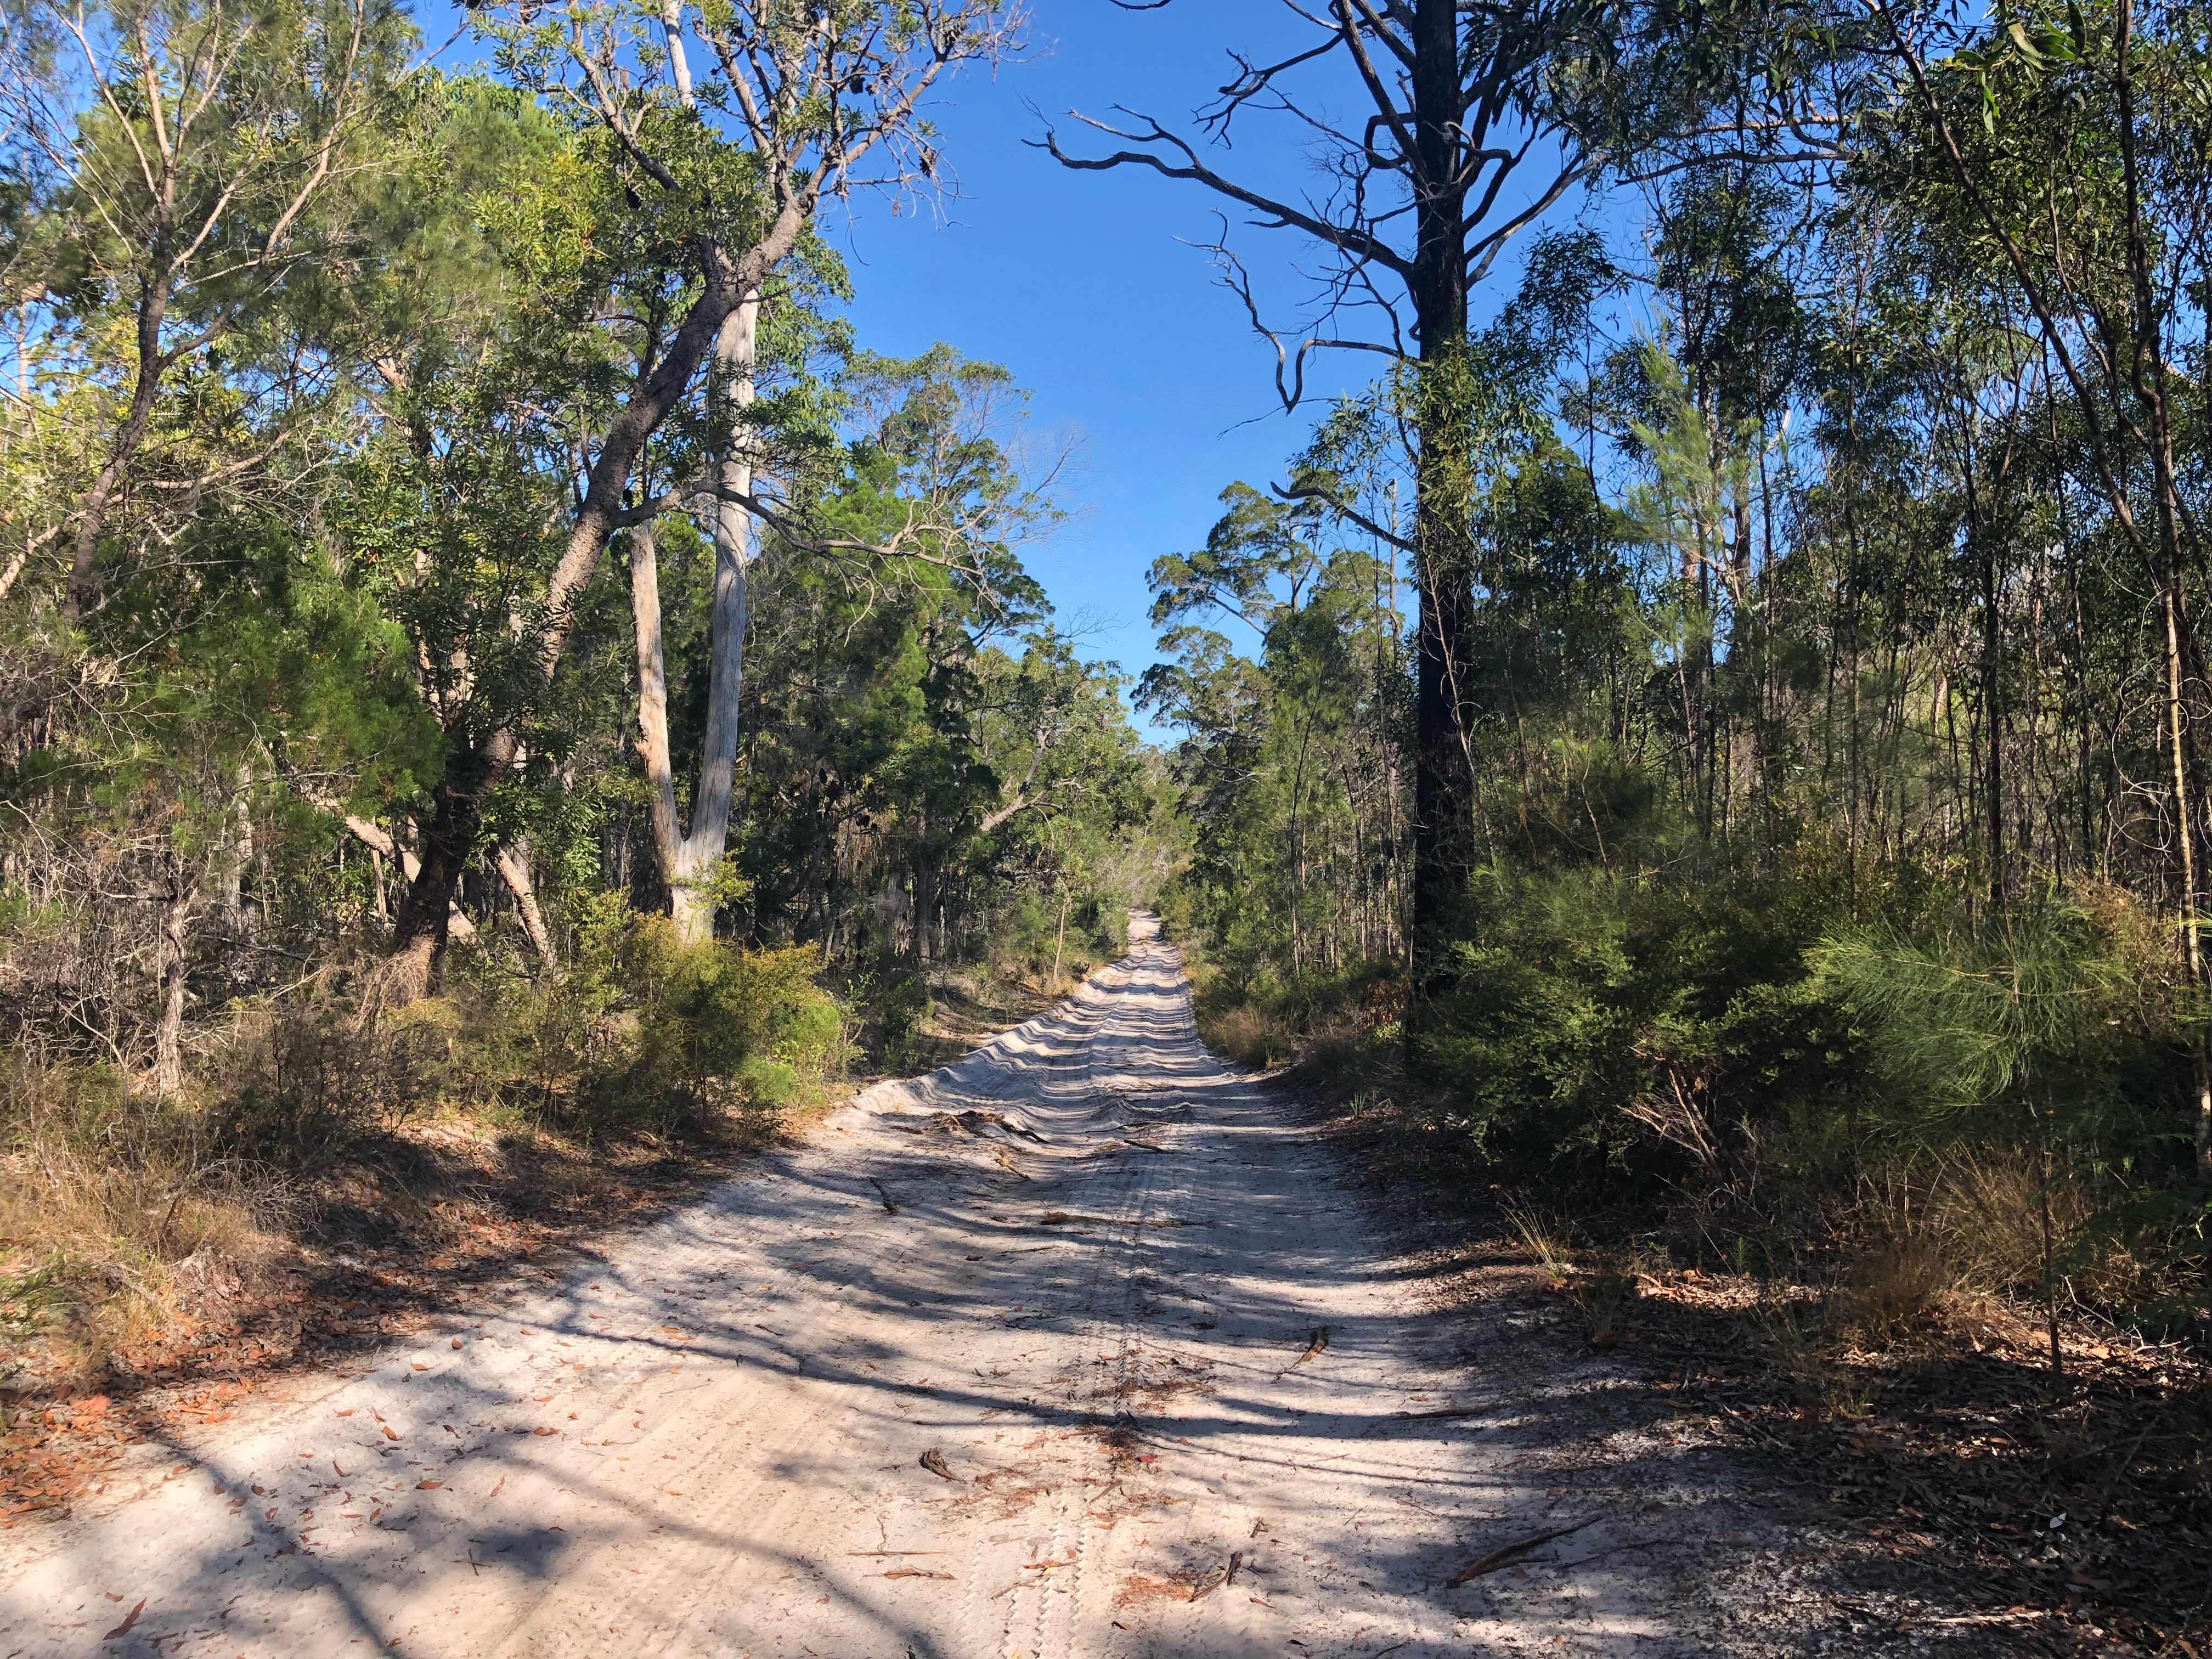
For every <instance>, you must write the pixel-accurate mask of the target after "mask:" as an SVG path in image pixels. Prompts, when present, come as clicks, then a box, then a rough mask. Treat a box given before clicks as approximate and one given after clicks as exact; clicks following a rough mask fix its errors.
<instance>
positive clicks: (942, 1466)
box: [921, 1446, 960, 1480]
mask: <svg viewBox="0 0 2212 1659" xmlns="http://www.w3.org/2000/svg"><path fill="white" fill-rule="evenodd" d="M921 1467H922V1468H925V1469H927V1470H928V1471H929V1472H930V1473H931V1474H935V1475H941V1476H943V1477H944V1478H945V1480H958V1479H959V1478H960V1477H959V1476H958V1475H957V1474H953V1473H952V1466H951V1464H949V1463H947V1462H945V1454H944V1453H943V1452H941V1451H939V1450H938V1449H937V1448H936V1447H934V1446H932V1447H931V1448H930V1449H928V1450H927V1451H926V1452H924V1453H922V1455H921Z"/></svg>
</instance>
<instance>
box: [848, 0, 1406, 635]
mask: <svg viewBox="0 0 2212 1659" xmlns="http://www.w3.org/2000/svg"><path fill="white" fill-rule="evenodd" d="M1279 11H1280V8H1279V5H1277V4H1276V3H1275V0H1186V3H1184V4H1181V5H1176V6H1170V7H1169V8H1168V9H1165V10H1164V11H1160V12H1154V13H1148V14H1132V13H1128V12H1124V11H1121V10H1120V9H1116V8H1115V7H1114V6H1113V5H1111V4H1110V3H1109V0H1045V3H1043V4H1042V5H1041V6H1040V7H1039V8H1038V15H1037V18H1036V27H1035V30H1034V36H1033V38H1034V40H1035V42H1036V44H1035V45H1034V46H1033V47H1032V49H1031V51H1030V53H1029V55H1028V57H1027V58H1026V60H1025V61H1024V62H1021V63H1018V64H1013V65H1011V66H1008V67H1006V69H1003V70H1001V71H1000V74H999V75H998V76H997V77H996V78H995V79H994V80H991V79H984V78H982V77H981V76H969V77H967V78H965V79H963V80H961V81H958V82H954V83H952V84H951V86H950V87H948V88H946V89H945V92H944V93H943V94H942V95H941V96H940V97H939V100H937V105H936V107H935V108H934V109H933V112H932V114H933V119H934V120H935V121H936V123H937V125H938V126H939V129H940V131H941V133H942V142H943V147H944V150H945V155H946V156H947V158H948V160H949V161H951V167H952V168H953V170H954V172H955V173H957V177H958V180H959V191H960V194H959V196H958V197H957V199H952V200H948V201H947V202H946V203H945V207H944V210H943V218H942V221H941V222H938V221H936V220H933V219H922V220H916V219H914V218H911V217H907V216H898V217H894V216H891V215H890V213H889V212H888V210H886V209H885V208H884V207H883V206H882V205H880V204H872V203H862V204H858V205H857V206H856V208H855V210H854V222H853V223H852V225H851V226H850V228H849V229H848V230H847V232H846V233H845V236H844V241H845V244H846V246H847V249H848V255H849V257H850V258H852V260H853V264H854V269H853V277H854V306H853V316H854V324H855V326H856V329H857V331H858V334H859V337H860V339H861V340H862V341H863V342H864V343H867V344H868V345H870V346H872V347H873V348H875V349H878V350H885V351H890V352H896V353H902V354H903V353H911V352H914V351H918V350H920V349H922V348H923V347H925V346H927V345H928V344H930V343H933V341H937V340H945V341H948V342H950V343H952V344H953V345H955V346H957V347H958V348H959V349H961V350H963V352H966V353H967V354H968V355H969V356H975V357H982V358H987V359H990V360H992V361H994V362H1000V363H1003V364H1004V365H1006V368H1009V369H1011V370H1012V372H1013V374H1014V375H1015V376H1016V378H1017V379H1018V380H1019V381H1020V382H1021V384H1022V385H1023V386H1025V387H1027V388H1028V389H1029V392H1030V399H1031V404H1030V408H1031V414H1032V417H1033V420H1034V422H1035V425H1036V428H1037V430H1038V433H1039V435H1040V436H1041V437H1042V439H1043V440H1044V441H1046V442H1047V443H1048V444H1050V443H1052V442H1054V441H1072V442H1073V446H1074V447H1073V462H1072V465H1071V467H1070V470H1069V471H1068V474H1067V476H1066V488H1065V489H1064V491H1063V494H1064V496H1065V499H1066V503H1067V505H1068V507H1070V509H1071V517H1070V519H1069V520H1068V522H1066V524H1065V525H1063V526H1061V527H1060V529H1059V530H1058V531H1057V532H1056V533H1054V535H1053V537H1052V538H1050V540H1049V541H1048V542H1047V543H1045V544H1042V545H1041V546H1038V547H1036V548H1035V549H1033V550H1030V554H1029V556H1028V562H1029V563H1030V568H1031V569H1032V571H1033V572H1034V573H1035V574H1036V576H1037V577H1038V578H1039V580H1042V582H1043V583H1044V585H1045V587H1046V589H1047V591H1048V592H1049V593H1050V594H1051V596H1052V599H1053V601H1054V604H1055V605H1057V606H1058V607H1059V610H1060V616H1061V618H1062V620H1063V621H1064V622H1066V623H1072V624H1074V625H1076V626H1079V627H1082V628H1086V629H1090V630H1092V631H1091V633H1090V634H1089V635H1088V637H1087V638H1086V640H1085V652H1086V654H1093V655H1098V656H1104V657H1111V658H1114V659H1117V660H1119V661H1120V662H1121V664H1122V665H1124V666H1125V667H1127V669H1128V670H1130V671H1132V672H1135V671H1138V670H1139V669H1141V668H1142V667H1143V665H1145V664H1146V663H1148V662H1150V661H1152V659H1153V656H1154V651H1153V634H1152V628H1151V626H1150V624H1149V623H1147V622H1146V617H1145V612H1146V604H1147V596H1146V591H1145V584H1144V577H1145V570H1146V567H1147V566H1148V565H1149V564H1150V563H1151V562H1152V560H1153V559H1154V558H1155V557H1157V556H1159V555H1160V554H1163V553H1168V552H1175V551H1178V550H1184V549H1188V548H1190V547H1194V546H1196V545H1198V544H1200V542H1201V541H1202V540H1203V539H1204V537H1205V534H1206V529H1207V526H1210V525H1211V524H1212V521H1213V520H1214V518H1215V516H1216V514H1217V513H1218V507H1217V506H1216V500H1215V498H1216V497H1217V496H1218V495H1219V494H1220V492H1221V490H1222V489H1223V488H1224V487H1225V486H1226V485H1227V484H1228V483H1231V481H1232V480H1235V479H1238V478H1243V479H1247V480H1249V481H1250V482H1253V483H1265V482H1266V481H1267V479H1268V478H1271V477H1281V476H1282V474H1281V465H1282V462H1283V460H1284V458H1285V456H1287V455H1288V454H1290V453H1292V452H1293V451H1294V450H1296V449H1297V447H1300V444H1301V442H1302V441H1303V437H1304V431H1305V427H1306V423H1307V418H1308V417H1307V416H1305V415H1304V414H1301V415H1299V416H1296V417H1286V416H1284V415H1283V414H1282V412H1281V410H1280V407H1279V404H1277V402H1276V399H1275V394H1274V389H1273V388H1274V382H1273V353H1272V351H1271V350H1270V349H1268V348H1267V346H1266V345H1265V344H1264V343H1262V342H1261V341H1260V340H1259V339H1257V338H1256V337H1255V336H1254V335H1253V333H1252V331H1251V329H1250V326H1249V322H1248V320H1247V319H1246V316H1245V313H1244V310H1243V305H1242V303H1241V302H1240V301H1238V300H1237V298H1236V297H1235V296H1234V295H1231V294H1230V293H1229V292H1228V291H1226V290H1225V289H1223V288H1221V287H1220V286H1219V284H1218V280H1217V278H1216V276H1215V273H1214V270H1213V268H1212V262H1211V260H1210V259H1209V258H1208V256H1207V255H1206V253H1205V252H1203V251H1202V248H1201V247H1200V246H1192V244H1199V243H1205V242H1209V241H1211V240H1213V238H1214V236H1215V234H1216V233H1217V230H1218V223H1219V221H1218V218H1217V216H1216V213H1217V208H1218V204H1217V203H1216V202H1215V201H1214V200H1213V199H1212V197H1209V196H1207V195H1206V194H1205V193H1204V192H1203V191H1200V190H1198V189H1196V188H1195V187H1194V186H1192V185H1187V184H1181V183H1178V182H1176V181H1173V180H1169V179H1161V178H1159V177H1158V176H1157V175H1154V174H1152V173H1144V172H1139V171H1134V170H1123V171H1121V172H1116V173H1071V172H1069V171H1067V170H1066V169H1065V168H1063V167H1060V165H1059V164H1058V163H1056V162H1055V161H1053V160H1052V158H1051V157H1050V156H1048V155H1045V154H1044V153H1043V152H1042V151H1040V150H1038V149H1034V148H1031V147H1030V144H1028V143H1025V142H1024V141H1028V140H1034V139H1036V137H1038V136H1039V135H1040V133H1041V132H1042V130H1043V124H1044V121H1045V120H1046V119H1048V118H1049V119H1052V120H1054V122H1055V123H1056V124H1057V125H1059V126H1060V130H1061V131H1062V134H1063V138H1064V142H1066V143H1067V144H1068V146H1069V147H1070V148H1072V149H1074V148H1084V147H1087V144H1086V141H1088V143H1089V144H1099V143H1103V140H1100V139H1098V138H1097V136H1096V135H1090V134H1086V133H1085V131H1084V130H1083V129H1081V128H1080V127H1079V126H1078V125H1076V124H1074V123H1073V122H1071V121H1069V120H1068V119H1066V112H1067V111H1068V110H1069V109H1070V108H1071V107H1073V108H1077V109H1080V110H1083V111H1085V112H1087V113H1092V114H1097V115H1100V116H1107V115H1110V113H1111V106H1114V105H1115V104H1117V103H1119V104H1125V105H1128V106H1133V107H1134V108H1137V109H1139V110H1142V111H1145V112H1147V113H1151V114H1156V115H1158V117H1159V118H1160V120H1161V122H1162V124H1163V125H1168V126H1170V127H1175V128H1179V129H1184V130H1188V128H1189V126H1190V125H1191V123H1190V121H1189V113H1190V111H1191V109H1192V108H1193V106H1195V105H1198V104H1200V103H1202V102H1205V101H1206V100H1207V99H1209V98H1210V97H1211V95H1212V92H1213V90H1214V88H1216V87H1218V85H1219V84H1220V82H1222V81H1223V80H1225V78H1226V70H1227V69H1228V59H1227V58H1226V56H1225V50H1224V49H1225V46H1228V45H1229V44H1231V41H1232V40H1236V39H1237V35H1238V34H1239V33H1242V34H1244V35H1246V36H1248V37H1249V34H1250V33H1251V32H1252V28H1253V26H1255V25H1261V26H1265V27H1267V28H1268V29H1270V30H1272V29H1273V20H1274V16H1275V15H1278V14H1279ZM1239 14H1243V16H1241V17H1240V15H1239ZM1240 44H1241V42H1240ZM1281 136H1282V135H1281V133H1280V131H1279V129H1277V130H1271V131H1267V138H1268V139H1270V140H1271V141H1273V143H1272V144H1271V146H1270V149H1271V151H1276V152H1278V153H1269V154H1264V155H1263V154H1261V153H1260V145H1259V141H1260V138H1261V129H1260V128H1257V127H1255V129H1254V130H1253V132H1252V141H1253V142H1252V143H1249V144H1248V145H1246V146H1244V147H1243V148H1242V149H1239V150H1237V151H1236V152H1232V153H1231V155H1228V156H1226V157H1224V158H1221V164H1222V165H1224V166H1225V167H1237V168H1239V169H1246V168H1249V169H1252V170H1255V171H1258V172H1260V173H1262V174H1264V175H1265V176H1266V177H1267V179H1269V181H1270V182H1271V183H1273V184H1276V185H1291V187H1292V188H1296V187H1297V184H1298V179H1297V167H1298V166H1299V158H1297V156H1295V155H1290V156H1285V155H1282V154H1280V153H1279V145H1280V141H1281ZM1234 240H1236V241H1237V243H1238V245H1239V246H1241V247H1242V249H1243V252H1244V253H1245V256H1246V258H1247V262H1248V264H1250V265H1251V266H1252V267H1254V269H1255V271H1256V272H1258V273H1259V274H1260V275H1261V280H1262V281H1263V282H1269V284H1270V288H1271V289H1272V290H1273V291H1274V292H1276V293H1278V294H1280V295H1284V297H1285V298H1286V299H1287V298H1289V297H1290V295H1289V294H1288V293H1287V291H1286V289H1285V283H1284V282H1283V281H1281V280H1279V279H1278V280H1273V281H1270V279H1271V278H1279V276H1286V275H1287V273H1288V272H1289V271H1290V270H1291V263H1292V262H1293V261H1294V260H1295V259H1296V258H1297V257H1298V256H1299V255H1301V254H1303V253H1304V252H1306V251H1307V250H1306V249H1305V248H1304V246H1303V245H1302V244H1301V243H1300V242H1299V241H1298V240H1297V239H1295V238H1293V237H1291V236H1287V235H1285V234H1281V233H1276V234H1273V235H1270V234H1267V233H1263V232H1260V231H1245V232H1243V234H1241V235H1237V236H1235V237H1234ZM1376 362H1377V360H1376V359H1373V358H1366V359H1363V360H1352V361H1349V362H1343V363H1340V364H1339V365H1336V366H1334V367H1333V368H1328V369H1325V370H1324V371H1323V380H1322V388H1323V390H1324V392H1326V391H1328V390H1331V389H1334V386H1337V385H1343V386H1350V385H1352V384H1355V383H1356V380H1355V377H1358V376H1364V374H1367V373H1370V372H1371V371H1372V369H1373V368H1374V367H1375V366H1376ZM1331 375H1334V377H1335V379H1334V380H1331V379H1330V376H1331ZM1316 407H1318V405H1316Z"/></svg>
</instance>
